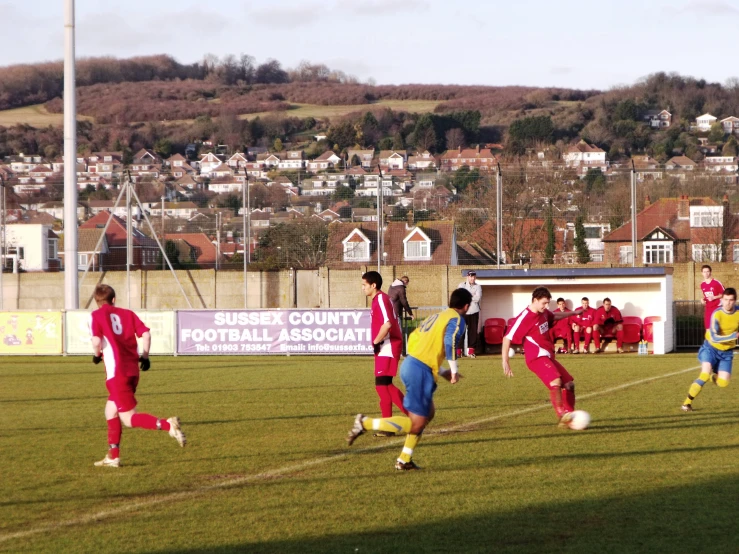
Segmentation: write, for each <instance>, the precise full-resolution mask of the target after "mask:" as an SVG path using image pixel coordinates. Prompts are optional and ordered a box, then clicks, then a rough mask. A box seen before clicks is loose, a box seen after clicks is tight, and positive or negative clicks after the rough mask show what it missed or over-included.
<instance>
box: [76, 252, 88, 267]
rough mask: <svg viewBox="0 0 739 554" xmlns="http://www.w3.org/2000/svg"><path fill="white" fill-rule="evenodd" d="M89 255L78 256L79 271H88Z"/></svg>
mask: <svg viewBox="0 0 739 554" xmlns="http://www.w3.org/2000/svg"><path fill="white" fill-rule="evenodd" d="M87 263H88V259H87V254H77V267H78V268H79V269H87Z"/></svg>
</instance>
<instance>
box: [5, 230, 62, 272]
mask: <svg viewBox="0 0 739 554" xmlns="http://www.w3.org/2000/svg"><path fill="white" fill-rule="evenodd" d="M5 242H6V245H7V248H8V250H7V253H6V255H5V260H6V263H7V264H8V265H10V262H9V260H10V259H13V271H14V272H17V271H18V270H19V269H22V270H24V271H49V270H50V269H52V270H58V269H59V255H58V254H59V237H58V236H57V235H56V233H54V231H52V229H51V225H44V224H40V223H29V224H22V223H15V224H9V225H6V226H5Z"/></svg>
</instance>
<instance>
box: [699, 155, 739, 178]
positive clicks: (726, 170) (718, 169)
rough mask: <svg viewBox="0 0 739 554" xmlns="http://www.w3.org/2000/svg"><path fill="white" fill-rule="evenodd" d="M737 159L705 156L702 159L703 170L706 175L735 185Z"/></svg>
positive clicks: (733, 157) (738, 167)
mask: <svg viewBox="0 0 739 554" xmlns="http://www.w3.org/2000/svg"><path fill="white" fill-rule="evenodd" d="M737 160H739V158H737V157H735V156H706V157H705V158H704V159H703V168H704V170H705V172H706V173H708V174H710V175H712V176H716V177H719V178H721V180H722V181H724V182H726V183H731V184H736V183H737V171H738V170H739V163H738V162H737Z"/></svg>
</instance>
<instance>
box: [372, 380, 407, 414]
mask: <svg viewBox="0 0 739 554" xmlns="http://www.w3.org/2000/svg"><path fill="white" fill-rule="evenodd" d="M375 390H376V391H377V396H379V397H380V413H381V414H382V417H393V404H395V405H396V406H397V407H398V409H399V410H400V411H401V412H403V413H404V414H405V415H408V410H406V409H405V408H404V407H403V393H402V392H400V389H399V388H398V387H396V386H395V385H393V384H392V383H391V384H389V385H376V386H375Z"/></svg>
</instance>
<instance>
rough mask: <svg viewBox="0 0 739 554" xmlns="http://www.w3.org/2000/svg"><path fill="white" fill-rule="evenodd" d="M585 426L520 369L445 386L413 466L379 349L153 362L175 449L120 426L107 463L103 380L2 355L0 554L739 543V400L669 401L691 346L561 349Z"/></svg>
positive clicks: (155, 399)
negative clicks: (360, 416)
mask: <svg viewBox="0 0 739 554" xmlns="http://www.w3.org/2000/svg"><path fill="white" fill-rule="evenodd" d="M560 359H561V360H562V361H563V363H564V364H565V365H566V366H567V367H568V369H569V370H570V371H571V372H572V374H573V375H574V376H575V379H576V382H577V387H578V389H577V390H578V395H579V396H578V407H580V408H581V409H584V410H587V411H589V412H590V413H591V414H592V416H593V423H592V426H591V428H590V429H589V430H588V431H584V432H574V431H567V430H561V429H558V428H557V425H556V423H555V418H554V415H553V413H552V409H551V407H550V405H549V402H548V399H549V395H548V393H547V390H546V389H545V388H544V387H543V386H542V385H541V383H540V382H539V381H538V379H537V378H536V377H535V376H534V375H533V374H532V373H531V372H529V371H528V370H526V369H525V367H524V365H523V359H522V358H521V357H520V356H518V357H516V358H514V359H513V360H512V364H513V371H514V372H515V377H514V378H513V379H505V378H504V377H503V376H502V371H501V369H500V357H499V356H479V357H478V358H477V359H476V360H468V359H464V360H462V361H461V362H460V369H461V371H462V373H463V374H464V379H462V381H461V382H460V383H459V384H458V385H454V386H451V385H449V384H448V383H444V382H443V383H440V384H439V390H438V391H437V394H436V404H437V408H438V410H437V417H436V419H435V420H434V421H433V422H432V423H431V425H430V426H429V428H428V430H427V432H426V433H425V434H424V436H423V439H422V440H421V442H420V443H419V446H418V448H417V450H416V453H415V456H414V459H415V460H416V461H417V462H418V464H419V465H421V466H422V467H423V468H424V469H423V470H422V471H417V472H407V473H401V472H398V471H396V470H395V469H394V468H393V463H394V460H395V458H396V457H397V455H398V453H399V452H400V448H401V445H402V439H400V438H374V437H373V436H372V435H371V434H370V433H368V434H367V435H365V436H362V437H360V438H359V440H358V441H357V442H356V443H355V445H354V446H352V447H351V448H348V447H347V446H346V443H345V441H344V437H345V434H346V432H347V430H348V429H349V427H350V426H351V424H352V420H353V418H354V414H356V413H357V412H363V413H367V414H376V413H377V409H378V408H377V396H376V394H375V389H374V378H373V376H372V359H371V357H368V356H364V357H356V358H352V357H343V358H342V357H331V356H326V357H313V358H308V357H298V356H293V357H290V358H287V357H278V356H271V357H256V356H255V357H248V356H244V357H241V356H219V357H215V356H213V357H189V356H180V357H177V358H172V357H161V356H158V357H155V358H154V359H153V364H152V370H151V371H149V372H148V373H146V374H143V375H142V377H141V384H140V387H139V394H138V395H137V396H138V399H139V402H140V404H139V410H140V411H143V412H150V413H153V414H155V415H159V416H163V417H168V416H172V415H175V414H176V415H178V416H180V418H182V422H183V429H184V431H185V432H186V433H187V437H188V440H189V444H188V446H187V448H185V449H181V448H179V447H178V446H177V445H176V444H175V442H174V441H173V440H172V439H171V438H169V437H168V436H167V435H166V434H165V433H161V432H160V433H157V432H153V431H143V430H140V429H133V430H130V429H126V430H124V432H123V441H122V446H121V447H122V451H121V454H122V458H121V459H122V461H123V464H124V465H123V466H122V467H121V468H120V469H117V470H116V469H110V468H96V467H93V465H92V462H93V461H94V460H97V459H100V458H101V457H102V456H103V455H104V454H105V447H106V427H105V421H104V418H103V406H104V404H105V398H106V395H107V393H106V392H105V389H104V382H103V380H104V373H103V370H102V369H101V368H100V367H99V366H94V365H92V363H91V362H90V359H89V357H88V356H85V357H74V356H69V357H64V358H62V357H56V358H54V357H40V356H39V357H12V358H10V357H6V358H0V422H2V424H1V425H0V452H1V453H2V479H0V498H2V500H1V501H0V552H34V553H36V552H54V553H59V552H75V553H78V552H91V553H92V552H94V553H96V554H105V553H107V552H111V553H113V552H122V551H124V550H125V551H126V552H130V553H138V552H141V553H144V552H162V553H164V552H188V553H190V554H196V553H205V552H214V553H217V554H228V553H231V552H234V553H236V552H239V553H240V552H260V553H273V552H274V553H279V554H292V553H294V554H303V553H305V552H311V553H323V552H325V553H334V552H346V553H360V554H372V553H378V554H379V553H385V552H409V553H416V552H418V553H421V552H423V553H425V552H464V553H467V552H496V553H503V554H508V553H510V554H527V553H539V552H546V553H560V552H568V553H590V552H603V553H611V552H613V553H615V552H618V553H619V554H628V553H632V552H633V553H637V552H638V553H642V552H707V551H711V552H714V553H723V552H736V550H737V544H739V539H738V538H737V531H736V518H735V512H734V509H735V508H732V506H734V505H735V503H736V498H737V497H738V496H739V471H738V470H737V462H736V457H737V453H739V444H738V443H737V439H736V437H737V436H738V432H739V418H737V415H739V399H738V398H737V395H736V390H734V389H735V387H736V386H737V384H736V383H732V384H731V386H730V387H729V388H728V389H720V388H719V387H715V386H712V385H707V387H706V389H705V390H704V392H703V394H701V396H700V397H698V399H697V400H696V411H695V412H694V413H692V414H685V413H683V412H681V411H680V409H679V407H680V404H681V402H682V400H683V398H684V397H685V393H686V391H687V388H688V385H689V384H690V382H691V380H692V379H694V378H695V377H696V376H697V373H696V372H697V361H696V358H695V354H694V353H693V354H671V355H667V356H636V355H634V354H627V355H623V356H617V355H608V354H603V355H601V356H597V357H596V356H562V357H561V358H560Z"/></svg>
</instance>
